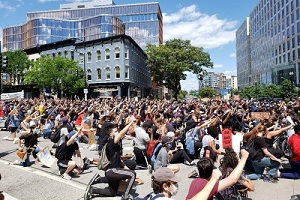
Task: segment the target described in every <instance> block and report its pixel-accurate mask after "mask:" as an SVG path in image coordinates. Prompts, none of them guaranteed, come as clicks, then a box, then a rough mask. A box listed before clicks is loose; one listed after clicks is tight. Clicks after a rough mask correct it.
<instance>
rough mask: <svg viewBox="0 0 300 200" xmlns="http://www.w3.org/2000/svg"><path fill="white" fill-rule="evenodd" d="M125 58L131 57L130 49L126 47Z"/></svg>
mask: <svg viewBox="0 0 300 200" xmlns="http://www.w3.org/2000/svg"><path fill="white" fill-rule="evenodd" d="M124 56H125V59H128V58H129V49H128V48H127V47H126V48H125V55H124Z"/></svg>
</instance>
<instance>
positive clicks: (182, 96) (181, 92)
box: [178, 90, 188, 99]
mask: <svg viewBox="0 0 300 200" xmlns="http://www.w3.org/2000/svg"><path fill="white" fill-rule="evenodd" d="M187 94H188V92H187V91H186V90H180V91H179V94H178V99H183V98H185V97H186V95H187Z"/></svg>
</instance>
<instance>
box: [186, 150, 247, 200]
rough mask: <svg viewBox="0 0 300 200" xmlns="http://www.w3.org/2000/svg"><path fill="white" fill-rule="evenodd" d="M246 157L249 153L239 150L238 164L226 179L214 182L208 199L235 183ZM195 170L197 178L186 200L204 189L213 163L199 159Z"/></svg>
mask: <svg viewBox="0 0 300 200" xmlns="http://www.w3.org/2000/svg"><path fill="white" fill-rule="evenodd" d="M248 155H249V152H247V151H246V150H245V149H242V150H241V159H240V162H239V163H238V165H237V166H236V167H235V168H234V170H233V171H232V172H231V173H230V175H229V176H228V177H226V178H224V179H222V180H220V181H218V182H216V184H215V186H214V187H213V189H212V190H211V193H210V197H209V199H213V195H215V194H216V193H218V192H221V191H223V190H225V189H227V188H229V187H231V186H232V185H234V184H236V183H237V181H238V180H239V178H240V176H241V174H242V172H243V168H244V166H245V163H246V160H247V158H248ZM197 168H198V173H199V178H196V179H194V180H193V181H192V183H191V185H190V188H189V192H188V194H187V197H186V199H192V198H193V197H194V196H196V194H197V193H198V192H200V191H201V190H202V189H203V188H204V187H205V185H207V183H208V181H209V180H210V179H211V177H212V172H213V169H214V162H213V161H212V160H211V159H210V158H207V157H204V158H201V159H200V160H199V161H198V163H197Z"/></svg>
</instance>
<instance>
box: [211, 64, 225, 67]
mask: <svg viewBox="0 0 300 200" xmlns="http://www.w3.org/2000/svg"><path fill="white" fill-rule="evenodd" d="M213 67H214V68H222V67H223V65H222V64H217V65H214V66H213Z"/></svg>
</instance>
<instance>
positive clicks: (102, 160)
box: [97, 143, 111, 171]
mask: <svg viewBox="0 0 300 200" xmlns="http://www.w3.org/2000/svg"><path fill="white" fill-rule="evenodd" d="M106 146H107V143H106V144H105V145H104V146H103V148H102V150H101V153H100V157H99V162H98V165H97V167H98V169H99V170H103V171H106V170H107V169H108V166H109V165H110V163H111V162H110V161H109V160H108V158H107V155H106Z"/></svg>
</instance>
